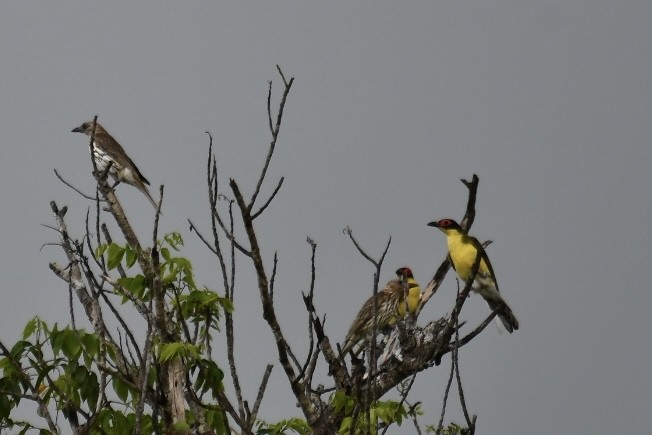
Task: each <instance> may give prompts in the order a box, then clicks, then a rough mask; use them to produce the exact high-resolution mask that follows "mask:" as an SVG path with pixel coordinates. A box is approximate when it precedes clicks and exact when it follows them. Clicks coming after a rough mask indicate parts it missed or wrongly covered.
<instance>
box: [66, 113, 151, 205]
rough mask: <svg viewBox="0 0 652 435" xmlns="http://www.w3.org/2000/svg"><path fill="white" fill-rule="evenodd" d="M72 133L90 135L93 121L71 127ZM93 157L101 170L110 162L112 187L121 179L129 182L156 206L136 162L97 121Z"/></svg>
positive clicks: (147, 182) (145, 179) (147, 183)
mask: <svg viewBox="0 0 652 435" xmlns="http://www.w3.org/2000/svg"><path fill="white" fill-rule="evenodd" d="M72 132H73V133H84V134H85V135H86V136H88V137H90V136H91V135H92V134H93V121H90V122H85V123H83V124H82V125H80V126H79V127H77V128H73V129H72ZM93 158H94V159H95V165H96V166H97V170H98V171H100V172H102V171H104V170H106V167H107V166H108V165H109V162H111V169H109V175H111V177H112V178H113V179H114V180H115V181H116V183H115V184H114V185H113V187H115V186H117V185H118V183H120V182H121V181H123V182H125V183H127V184H131V185H132V186H134V187H135V188H136V189H138V190H140V191H141V192H143V193H144V194H145V196H147V199H149V202H151V203H152V205H153V206H154V208H157V205H156V202H155V201H154V198H152V195H150V193H149V190H148V189H147V186H146V185H149V181H147V178H145V177H144V176H143V174H142V173H141V172H140V170H139V169H138V167H137V166H136V164H135V163H134V162H133V161H132V160H131V159H130V158H129V156H128V155H127V153H126V152H125V150H124V149H123V148H122V146H120V144H119V143H118V141H116V140H115V139H113V136H111V135H110V134H109V132H108V131H106V130H105V129H104V127H102V126H101V125H100V124H99V123H97V122H96V123H95V137H94V140H93Z"/></svg>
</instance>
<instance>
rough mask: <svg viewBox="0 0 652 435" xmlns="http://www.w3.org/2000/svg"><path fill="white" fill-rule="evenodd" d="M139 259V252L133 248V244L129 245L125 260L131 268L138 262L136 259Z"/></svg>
mask: <svg viewBox="0 0 652 435" xmlns="http://www.w3.org/2000/svg"><path fill="white" fill-rule="evenodd" d="M137 259H138V253H137V252H136V251H134V250H133V249H131V246H128V245H127V249H126V250H125V261H126V263H127V267H128V268H131V267H133V265H134V264H136V260H137Z"/></svg>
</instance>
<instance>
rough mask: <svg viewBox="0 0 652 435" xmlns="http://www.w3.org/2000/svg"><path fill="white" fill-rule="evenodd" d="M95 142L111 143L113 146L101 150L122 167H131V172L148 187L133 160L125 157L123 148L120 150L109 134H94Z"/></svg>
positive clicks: (119, 146)
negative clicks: (134, 172)
mask: <svg viewBox="0 0 652 435" xmlns="http://www.w3.org/2000/svg"><path fill="white" fill-rule="evenodd" d="M95 140H96V141H103V142H112V145H113V146H105V147H103V150H104V152H105V153H107V154H108V155H109V157H111V158H112V159H113V160H115V161H116V162H118V163H120V164H122V165H124V166H129V167H131V169H132V170H134V171H136V174H137V175H138V177H139V178H140V180H141V181H142V182H143V183H145V184H147V185H149V181H147V178H145V177H144V176H143V174H142V173H141V172H140V169H138V166H136V164H135V163H134V161H133V160H131V158H130V157H129V155H127V153H126V152H125V150H124V148H122V145H120V143H119V142H118V141H117V140H115V139H114V138H113V136H111V135H110V134H109V133H107V132H100V133H99V134H98V133H96V134H95Z"/></svg>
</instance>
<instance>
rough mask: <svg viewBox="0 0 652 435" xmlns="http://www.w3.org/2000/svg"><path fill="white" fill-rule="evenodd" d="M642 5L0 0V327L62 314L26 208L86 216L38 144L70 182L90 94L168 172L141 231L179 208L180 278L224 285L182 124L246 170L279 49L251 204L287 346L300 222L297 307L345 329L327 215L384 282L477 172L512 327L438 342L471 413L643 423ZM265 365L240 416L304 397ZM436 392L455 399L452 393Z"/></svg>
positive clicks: (646, 211) (253, 333) (482, 308)
mask: <svg viewBox="0 0 652 435" xmlns="http://www.w3.org/2000/svg"><path fill="white" fill-rule="evenodd" d="M650 23H652V3H651V2H649V1H647V0H642V1H619V2H614V1H606V0H605V1H588V0H586V1H572V0H571V1H569V0H559V1H556V0H555V1H545V2H543V1H523V0H518V1H489V2H487V1H476V0H468V1H446V2H440V1H432V0H431V1H417V2H398V1H392V2H389V1H380V0H379V1H373V2H341V1H321V2H307V1H282V2H281V1H266V2H242V1H239V2H230V3H228V4H226V3H224V2H216V1H193V2H154V1H148V2H138V3H136V2H125V1H123V2H71V1H59V2H6V1H1V2H0V65H1V66H0V72H1V73H0V101H1V102H0V146H1V149H2V151H3V153H2V160H1V165H2V166H1V170H0V189H2V193H1V194H0V201H1V202H0V204H1V206H0V214H1V218H0V219H1V222H2V224H3V225H2V235H1V239H2V242H3V243H2V244H3V249H2V250H1V253H0V255H1V256H2V257H1V259H0V268H1V269H0V273H1V276H2V281H1V285H2V295H3V297H2V302H1V303H0V339H2V340H3V341H4V342H5V343H11V342H14V341H15V340H17V339H18V337H19V334H20V332H21V331H22V328H23V326H24V324H25V323H26V322H27V320H28V319H30V318H31V317H33V316H34V315H39V316H41V317H43V318H44V319H46V320H47V321H50V322H59V323H60V324H66V323H67V322H68V308H67V302H66V300H67V288H66V285H65V284H64V283H63V282H62V281H60V280H59V279H58V278H56V277H55V276H54V275H53V274H52V273H51V272H50V270H49V269H48V262H50V261H53V260H54V261H59V262H63V261H65V258H64V257H63V255H62V252H61V250H60V249H58V248H57V247H45V248H43V249H41V245H43V244H44V243H47V242H55V241H57V235H56V234H55V233H54V232H53V231H51V230H48V229H47V228H45V227H43V226H42V225H41V224H52V223H53V219H52V217H51V212H50V207H49V202H50V201H51V200H55V201H57V203H58V204H59V205H60V206H63V205H67V206H68V207H69V211H68V215H67V216H68V221H69V225H70V227H69V228H70V230H71V231H72V232H74V234H75V236H76V237H80V236H81V235H82V233H83V228H82V226H81V224H82V222H83V219H84V217H85V214H86V211H87V208H88V207H89V203H88V202H86V201H85V200H83V199H82V198H80V197H79V196H78V195H77V194H76V193H74V192H73V191H72V190H70V189H69V188H67V187H65V186H64V185H62V184H61V183H60V182H59V181H58V180H57V179H56V177H55V175H54V173H53V170H54V169H55V168H56V169H57V170H59V171H60V172H61V174H62V175H63V176H64V177H66V178H67V179H68V180H69V181H71V182H73V183H75V185H76V186H78V187H80V188H81V189H83V190H85V191H87V192H91V191H93V179H92V177H91V175H90V171H91V167H90V161H89V157H88V148H87V146H88V143H87V141H86V139H85V138H84V137H83V136H81V135H78V134H74V133H71V132H70V130H71V129H72V128H73V127H76V126H78V125H79V124H81V123H82V122H83V121H88V120H91V119H92V117H93V115H95V114H97V115H98V116H99V121H100V122H101V123H102V124H103V125H104V126H105V127H106V128H107V129H108V130H109V132H110V133H111V134H113V136H114V137H115V138H116V139H118V141H120V142H121V143H122V145H123V146H124V147H125V149H126V150H127V152H128V153H129V154H130V156H131V157H132V159H133V160H134V161H135V162H136V164H137V165H138V166H139V168H140V169H141V171H142V172H143V173H144V174H145V176H146V177H147V178H149V180H150V181H151V182H152V184H153V185H154V186H155V187H154V189H153V191H154V192H157V191H158V189H157V187H156V186H158V185H159V184H164V185H165V192H166V196H165V203H164V214H165V215H164V217H163V218H162V222H161V231H162V232H169V231H179V232H181V233H182V234H183V235H184V237H185V239H186V241H187V245H186V249H185V250H184V255H186V256H187V257H189V258H190V259H191V260H192V261H193V264H194V265H195V268H196V273H197V281H198V282H199V283H203V284H206V285H207V286H209V287H211V288H214V289H216V290H218V291H222V290H221V289H220V283H221V282H222V280H221V278H220V277H219V276H218V275H217V273H216V261H215V259H214V258H212V257H211V256H210V255H209V253H208V252H207V250H206V249H205V248H204V247H203V246H202V245H201V243H199V242H198V240H197V238H196V236H195V235H194V234H190V233H189V231H188V224H187V218H191V219H193V221H194V222H195V223H196V224H197V225H198V226H199V227H200V228H204V229H205V230H208V228H209V214H208V207H207V201H206V185H205V172H204V171H205V159H206V152H207V146H208V140H207V136H206V134H205V133H204V132H205V131H207V130H209V131H211V132H212V133H213V136H214V139H215V146H216V151H217V154H218V159H219V167H220V174H221V180H222V184H223V186H225V187H226V181H227V180H228V178H229V177H234V178H236V179H237V180H238V182H240V183H241V186H243V189H245V191H246V192H247V196H248V195H250V193H251V189H252V186H253V184H254V182H255V179H256V176H257V173H258V171H259V170H260V168H261V166H262V163H263V161H264V156H265V153H266V149H267V145H268V142H269V134H268V131H267V121H266V113H265V102H266V92H267V81H268V80H272V81H274V91H275V97H277V96H278V95H279V93H280V90H281V88H280V87H279V86H278V83H279V77H278V75H277V73H276V68H275V65H276V64H279V65H281V67H282V68H283V71H284V72H285V73H286V75H287V76H288V77H290V76H292V77H295V79H296V81H295V84H294V87H293V89H292V92H291V94H290V97H289V99H288V103H287V105H286V116H285V118H284V123H283V128H282V131H281V136H280V139H279V143H278V147H277V153H276V155H275V159H274V161H273V163H272V165H271V168H270V173H269V177H270V178H269V181H270V184H268V185H267V189H266V190H265V191H266V192H270V191H271V189H272V188H273V185H274V184H275V182H276V180H277V179H278V178H279V177H281V176H285V177H286V180H285V184H284V186H283V189H282V191H281V192H280V193H279V195H278V198H277V199H276V201H275V202H274V203H273V204H272V206H271V207H270V208H269V209H268V211H267V212H266V214H265V215H264V217H262V218H260V219H259V220H258V221H257V222H258V224H257V225H258V226H257V229H258V231H259V234H260V237H261V241H262V249H263V254H264V255H265V260H266V265H267V268H268V271H270V270H271V264H272V262H271V260H272V256H273V253H274V251H278V254H279V272H278V281H277V283H276V300H277V308H278V311H279V315H280V316H281V318H282V327H283V329H284V331H285V332H286V334H287V335H288V338H289V339H290V341H291V343H292V344H293V345H294V346H295V347H296V351H297V353H298V354H299V355H302V352H303V350H304V349H305V336H306V334H305V324H306V315H305V310H304V309H303V306H302V302H301V299H300V291H301V290H305V289H306V287H307V285H308V283H309V252H310V251H309V247H308V245H307V244H306V243H305V238H306V236H308V235H309V236H311V237H312V238H314V239H315V240H316V241H317V243H318V248H317V290H316V291H317V296H316V304H317V309H318V310H319V311H320V312H322V313H326V314H327V324H326V326H327V332H328V334H329V335H330V337H331V339H333V340H335V341H342V340H343V338H344V335H345V333H346V330H347V329H348V326H349V324H350V323H351V321H352V319H353V317H354V315H355V313H356V312H357V310H358V308H359V306H360V305H361V304H362V302H363V301H364V300H365V299H366V298H367V297H368V296H369V295H370V294H371V284H372V269H371V267H370V266H369V265H368V263H366V262H365V260H363V259H362V258H361V257H360V255H359V254H357V252H356V251H355V249H354V248H353V247H352V245H351V243H350V242H349V241H348V240H347V238H346V237H345V236H344V235H342V229H343V228H344V227H346V226H347V225H349V226H351V227H352V228H353V231H354V233H355V235H356V236H357V237H358V239H359V241H360V242H361V244H362V245H363V246H364V247H365V248H366V249H368V251H369V252H370V253H371V254H372V255H376V256H377V255H379V254H380V252H381V251H382V248H383V246H384V244H385V243H386V241H387V238H388V237H389V236H390V235H391V236H392V245H391V248H390V251H389V254H388V256H387V259H386V262H385V268H384V269H383V275H382V277H381V281H382V282H386V281H387V280H389V279H391V278H392V275H393V271H394V270H395V269H396V268H397V267H398V266H401V265H406V264H407V265H410V266H411V267H412V268H413V270H414V272H415V275H416V278H417V279H418V280H420V281H422V282H423V283H425V282H426V281H427V280H428V279H429V278H430V277H431V276H432V274H433V273H434V270H435V268H436V266H437V265H438V264H439V263H440V261H441V260H442V259H443V258H444V255H445V249H446V247H445V246H446V245H445V240H444V236H443V235H442V234H441V233H439V232H438V231H436V230H435V229H433V228H429V227H427V226H426V223H427V222H430V221H432V220H434V219H438V218H443V217H453V218H461V217H462V215H463V213H464V207H465V204H466V193H467V191H466V188H465V187H464V185H463V184H462V183H460V182H459V179H460V178H470V177H471V176H472V175H473V173H477V174H478V176H479V177H480V187H479V192H478V201H477V218H476V223H475V225H474V227H473V230H472V233H473V234H474V235H476V236H477V237H479V238H480V239H483V240H485V239H492V240H493V241H494V243H493V244H492V245H491V247H490V248H489V255H490V257H491V259H492V262H493V266H494V268H495V270H496V274H497V276H498V280H499V282H500V285H501V290H502V292H503V294H504V295H505V297H506V299H507V300H508V301H509V303H510V305H511V306H512V308H513V310H514V312H515V313H516V315H517V316H518V318H519V320H520V323H521V329H520V330H519V331H517V332H515V333H514V334H512V335H510V334H506V333H503V334H501V333H499V332H498V331H497V329H496V328H494V327H490V328H488V329H487V330H486V331H485V332H484V333H483V334H482V335H481V336H480V337H479V338H477V339H476V340H475V341H473V342H472V343H471V344H470V345H468V346H466V347H465V348H464V349H463V350H462V351H461V354H460V359H461V370H462V376H463V380H464V382H465V387H466V395H467V400H468V405H469V408H470V411H471V412H472V413H474V414H477V415H478V428H479V429H478V430H479V433H483V434H499V433H500V434H522V433H528V434H548V433H573V434H596V433H621V432H628V433H645V432H647V431H649V428H650V403H652V376H650V367H651V366H652V361H651V358H650V356H651V350H650V348H651V346H650V345H651V340H650V338H649V334H650V331H651V330H652V320H651V319H652V317H651V316H650V315H649V310H650V308H651V307H652V294H651V293H652V292H651V288H650V287H651V285H650V279H649V274H648V273H647V272H648V271H649V263H650V258H651V255H650V241H651V240H650V239H651V237H650V232H649V230H648V227H649V222H650V218H651V217H652V206H651V199H652V181H650V174H649V168H650V165H651V163H652V146H651V145H650V138H651V137H652V121H651V120H652V83H651V80H650V78H651V77H652V76H651V71H652V40H651V38H652V27H651V26H650ZM117 192H118V196H119V198H120V199H121V200H122V201H123V204H124V206H125V208H126V211H127V214H128V216H129V217H130V218H131V220H132V222H133V224H134V226H135V227H136V229H137V230H138V231H139V232H140V235H141V238H142V239H143V240H145V241H149V240H150V238H151V228H152V222H153V212H152V209H151V207H150V205H149V203H148V202H147V201H146V199H145V198H144V196H142V194H141V193H140V192H138V191H137V190H136V189H134V188H131V187H129V186H120V187H119V188H118V189H117ZM207 232H208V231H207ZM114 234H116V235H117V231H114ZM239 260H243V259H242V258H239ZM239 270H240V272H241V274H240V275H239V277H238V283H239V286H238V287H237V289H236V302H235V304H236V321H237V323H236V328H238V329H237V331H236V340H237V341H238V348H237V360H238V362H239V363H240V364H241V367H242V373H247V374H250V376H249V377H245V378H244V379H243V385H244V389H245V391H244V393H245V395H246V396H247V397H248V398H249V400H253V399H254V397H255V394H256V391H257V386H258V383H259V382H260V377H261V376H262V374H263V371H264V364H265V363H268V362H269V363H276V361H277V358H276V353H275V346H274V344H273V340H272V335H271V333H270V331H269V329H268V328H267V326H266V324H265V322H264V321H263V319H262V309H261V306H260V302H259V299H258V292H257V289H256V288H255V283H254V281H252V279H251V275H250V270H251V268H250V267H249V266H248V265H247V264H246V263H245V262H244V261H242V262H241V263H240V269H239ZM454 293H455V280H454V279H453V276H452V275H449V277H448V278H447V280H446V281H445V283H444V285H443V286H442V288H441V289H440V291H439V293H438V294H437V295H436V297H435V298H433V299H432V300H431V301H430V303H429V304H428V305H427V306H426V308H425V309H424V311H423V312H422V314H421V317H420V319H419V323H420V324H425V323H427V322H428V321H429V320H432V319H434V318H438V317H439V316H441V315H443V314H444V313H446V312H448V311H450V309H451V308H452V306H453V299H454ZM76 310H77V313H78V316H81V313H82V311H81V309H80V307H79V305H77V307H76ZM487 314H488V308H487V305H486V303H484V301H482V300H481V298H479V297H477V296H476V297H472V298H471V299H470V300H469V303H468V304H467V305H465V309H464V310H463V312H462V317H463V318H464V320H466V321H467V322H469V327H471V326H475V325H476V324H477V323H479V322H481V321H482V320H483V319H484V318H485V316H486V315H487ZM223 352H224V351H223V349H222V348H219V347H218V349H216V357H217V358H218V360H219V361H221V362H224V360H225V358H223ZM449 361H450V360H449V358H446V359H445V360H444V366H443V367H441V368H433V369H431V370H428V371H426V372H424V373H421V374H420V375H419V378H418V386H417V387H416V388H415V389H414V391H413V394H412V396H411V399H412V401H422V402H423V403H424V404H425V407H426V409H425V411H426V414H425V415H424V416H422V417H421V422H422V423H423V424H426V423H429V424H433V423H436V421H437V420H438V416H439V410H440V406H441V400H442V397H443V389H444V386H445V382H446V379H447V373H448V367H447V365H448V364H449ZM269 388H270V391H269V392H268V395H267V399H266V400H265V401H264V402H263V406H262V411H261V417H263V418H267V419H270V420H278V419H281V418H287V417H292V416H300V415H301V414H300V411H299V409H297V408H295V401H294V399H293V397H292V395H291V393H290V388H289V385H288V382H287V380H286V379H285V377H284V375H283V373H282V370H281V368H280V367H279V366H278V364H276V365H275V370H274V373H273V375H272V379H271V382H270V387H269ZM450 417H451V418H453V419H455V420H456V421H461V417H460V414H459V412H458V411H457V407H455V409H454V410H453V413H452V414H451V416H450ZM34 418H36V416H34ZM411 431H412V430H411V429H410V427H409V426H407V428H406V429H403V430H402V431H401V433H411ZM397 433H398V432H397Z"/></svg>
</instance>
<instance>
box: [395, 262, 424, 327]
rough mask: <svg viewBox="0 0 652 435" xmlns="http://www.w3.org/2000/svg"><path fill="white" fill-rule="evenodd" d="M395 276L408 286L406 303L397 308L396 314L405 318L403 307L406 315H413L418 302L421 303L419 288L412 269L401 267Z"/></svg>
mask: <svg viewBox="0 0 652 435" xmlns="http://www.w3.org/2000/svg"><path fill="white" fill-rule="evenodd" d="M396 275H398V276H399V277H404V279H405V281H406V282H407V286H408V292H407V301H406V303H404V304H401V305H400V306H399V307H398V313H399V315H400V316H401V317H403V316H405V306H406V305H407V309H408V313H410V314H414V312H415V311H416V310H417V308H418V307H419V302H421V287H419V283H418V282H417V281H416V280H415V279H414V275H412V269H410V268H409V267H401V268H400V269H398V270H397V271H396Z"/></svg>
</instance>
